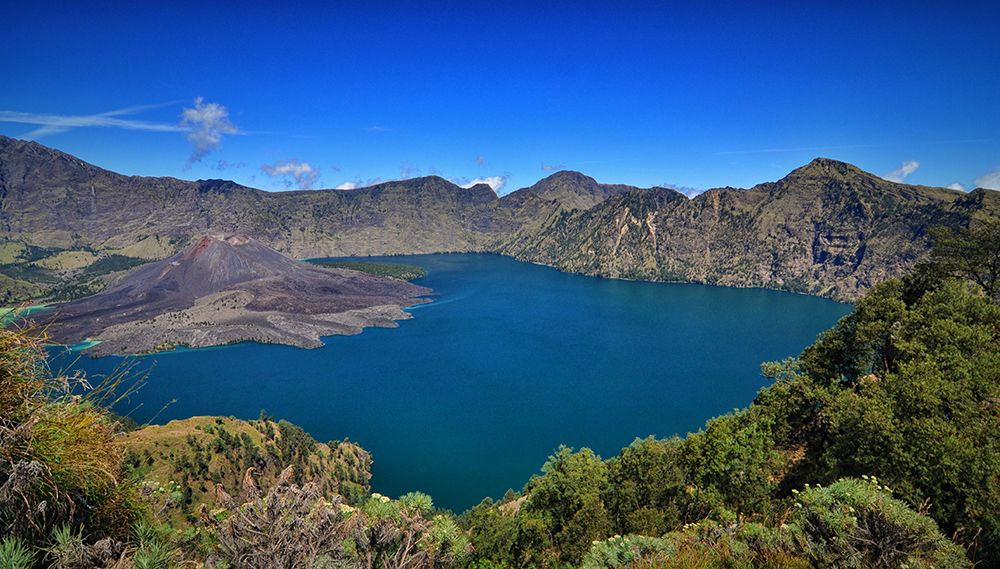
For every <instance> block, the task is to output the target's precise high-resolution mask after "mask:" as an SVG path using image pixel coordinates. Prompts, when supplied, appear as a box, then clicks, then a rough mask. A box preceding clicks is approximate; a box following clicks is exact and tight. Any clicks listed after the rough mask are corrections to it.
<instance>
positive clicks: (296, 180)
mask: <svg viewBox="0 0 1000 569" xmlns="http://www.w3.org/2000/svg"><path fill="white" fill-rule="evenodd" d="M260 169H261V170H262V171H263V172H264V173H265V174H267V175H268V176H271V177H272V178H282V179H284V182H285V187H289V188H290V187H292V185H293V184H294V185H295V186H296V187H298V188H299V189H300V190H309V189H312V187H313V184H315V183H316V181H317V180H319V169H318V168H313V167H312V166H311V165H310V164H309V163H308V162H299V161H298V160H285V161H284V162H277V163H275V164H264V165H263V166H261V167H260Z"/></svg>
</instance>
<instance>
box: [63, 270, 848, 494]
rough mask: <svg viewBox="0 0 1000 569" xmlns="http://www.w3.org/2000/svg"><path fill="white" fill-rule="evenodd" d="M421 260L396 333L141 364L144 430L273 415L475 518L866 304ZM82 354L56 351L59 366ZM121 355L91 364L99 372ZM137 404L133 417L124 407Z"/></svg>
mask: <svg viewBox="0 0 1000 569" xmlns="http://www.w3.org/2000/svg"><path fill="white" fill-rule="evenodd" d="M379 260H385V261H390V262H392V261H396V262H403V263H409V264H416V265H420V266H422V267H424V268H426V269H427V271H428V274H427V276H426V277H425V278H422V279H419V280H417V281H415V282H417V283H419V284H422V285H425V286H428V287H431V288H433V289H434V291H435V297H434V298H435V302H433V303H431V304H427V305H421V306H418V307H415V308H413V309H410V312H411V313H412V314H413V318H412V319H409V320H406V321H402V322H400V326H399V328H396V329H367V330H365V331H364V332H363V333H362V334H359V335H357V336H350V337H344V336H334V337H331V338H327V345H326V346H325V347H323V348H320V349H316V350H303V349H298V348H291V347H285V346H267V345H257V344H240V345H236V346H228V347H224V348H213V349H204V350H184V351H178V352H173V353H166V354H158V355H155V356H147V357H143V358H133V359H136V360H137V365H138V369H149V370H150V380H149V382H148V384H147V385H146V386H145V387H144V388H143V389H142V390H141V392H140V393H139V394H138V395H137V396H135V397H133V398H132V400H131V401H130V402H129V404H128V406H127V407H128V408H135V407H137V406H138V408H137V409H136V410H134V411H133V412H132V413H131V415H132V417H133V418H135V419H136V420H137V421H139V422H140V423H142V422H146V421H149V420H150V419H151V418H152V417H153V416H154V415H155V414H156V413H157V412H159V411H160V410H161V409H162V407H163V405H164V404H166V403H168V402H169V401H171V400H174V399H176V403H174V404H173V405H171V406H169V407H168V408H167V409H166V410H163V411H162V412H161V413H159V414H158V415H157V416H156V418H155V422H157V423H164V422H166V421H168V420H170V419H175V418H183V417H189V416H192V415H233V416H236V417H241V418H256V417H257V415H258V413H259V411H260V410H261V409H266V410H267V412H268V414H270V415H272V416H274V417H279V418H284V419H288V420H289V421H291V422H293V423H296V424H298V425H300V426H302V427H303V428H305V429H306V430H307V431H309V432H310V433H311V434H312V435H313V436H314V437H316V438H317V439H318V440H321V441H326V440H331V439H342V438H345V437H346V438H349V439H351V440H352V441H356V442H358V443H360V444H361V445H362V446H363V447H364V448H366V449H367V450H368V451H370V452H371V453H372V454H373V456H374V459H375V464H374V476H373V480H372V483H373V489H374V491H376V492H381V493H383V494H387V495H391V496H398V495H401V494H403V493H405V492H407V491H410V490H421V491H424V492H427V493H429V494H431V495H432V496H433V497H434V501H435V503H436V504H437V505H439V506H442V507H448V508H452V509H454V510H456V511H461V510H464V509H466V508H468V507H470V506H473V505H475V504H476V503H478V502H479V501H480V500H481V499H482V498H483V497H485V496H493V497H494V498H498V497H500V496H501V495H503V493H504V492H505V491H506V490H507V489H508V488H515V489H520V487H521V486H522V485H523V484H524V483H525V482H526V481H527V479H528V478H529V477H530V476H531V475H532V474H533V473H536V472H538V469H539V467H540V466H541V465H542V463H543V462H544V461H545V459H546V457H547V456H548V455H549V454H551V453H552V451H553V450H555V449H556V447H557V446H558V445H559V444H560V443H563V444H567V445H569V446H572V447H581V446H587V447H590V448H592V449H594V450H595V451H596V452H598V453H599V454H601V455H602V456H605V457H608V456H613V455H615V454H617V453H618V451H619V450H620V449H621V448H622V447H623V446H626V445H628V444H629V443H630V442H631V441H632V440H633V439H634V438H635V437H644V436H647V435H651V434H652V435H657V436H669V435H673V434H684V433H687V432H689V431H693V430H697V429H698V428H699V427H701V426H702V425H703V424H704V422H705V420H706V419H708V418H710V417H712V416H715V415H719V414H722V413H726V412H728V411H731V410H732V409H734V408H737V407H744V406H746V405H747V404H749V403H750V402H751V400H752V399H753V397H754V394H755V393H756V392H757V390H758V389H759V388H760V387H761V386H763V385H764V380H763V379H762V378H761V377H760V374H759V366H760V363H761V362H763V361H766V360H774V359H781V358H784V357H788V356H794V355H797V354H798V353H799V352H800V351H801V350H802V348H804V347H805V346H807V345H808V344H810V343H811V342H812V341H813V340H814V339H815V337H816V335H817V334H818V333H819V332H821V331H823V330H825V329H826V328H829V327H830V326H831V325H833V324H834V323H835V322H836V321H837V319H838V318H840V317H841V316H843V315H844V314H846V313H847V312H848V311H849V310H850V306H849V305H846V304H839V303H835V302H833V301H830V300H825V299H820V298H814V297H809V296H802V295H797V294H791V293H784V292H776V291H768V290H759V289H730V288H721V287H713V286H702V285H689V284H663V283H642V282H630V281H618V280H608V279H598V278H591V277H583V276H578V275H571V274H566V273H560V272H558V271H556V270H555V269H551V268H547V267H541V266H536V265H531V264H526V263H520V262H517V261H514V260H511V259H508V258H505V257H500V256H496V255H466V254H461V255H458V254H454V255H419V256H408V257H392V258H385V259H379ZM66 361H68V360H61V361H60V358H56V361H55V362H54V365H56V366H59V365H60V363H63V364H64V363H65V362H66ZM120 361H121V358H117V357H109V358H101V359H92V358H87V357H83V358H79V359H78V360H77V363H76V364H75V365H76V366H77V367H79V368H82V369H84V370H86V371H87V372H88V373H90V374H101V373H107V372H109V371H111V370H112V368H114V367H115V366H116V365H118V364H119V363H120ZM120 410H125V408H124V407H123V408H121V409H120Z"/></svg>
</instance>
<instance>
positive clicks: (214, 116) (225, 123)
mask: <svg viewBox="0 0 1000 569" xmlns="http://www.w3.org/2000/svg"><path fill="white" fill-rule="evenodd" d="M180 126H181V128H183V129H184V131H185V133H186V134H185V135H184V136H186V137H187V139H188V142H190V143H191V145H192V146H193V147H194V148H192V149H191V156H190V157H189V158H188V162H187V165H188V167H190V166H191V165H192V164H194V163H195V162H199V161H201V159H202V158H204V156H205V155H206V154H208V153H209V152H211V151H213V150H215V149H216V148H218V147H219V145H220V144H222V137H223V136H224V135H227V134H238V133H239V132H240V130H239V129H238V128H236V125H234V124H233V123H231V122H229V111H228V110H226V107H223V106H222V105H220V104H218V103H206V102H205V100H204V99H203V98H201V97H198V98H197V99H195V100H194V107H188V108H185V109H184V110H183V111H181V122H180Z"/></svg>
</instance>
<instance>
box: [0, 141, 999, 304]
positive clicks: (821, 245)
mask: <svg viewBox="0 0 1000 569" xmlns="http://www.w3.org/2000/svg"><path fill="white" fill-rule="evenodd" d="M998 215H1000V199H998V192H994V191H990V190H982V189H980V190H975V191H973V192H970V193H968V194H964V193H962V192H956V191H952V190H946V189H943V188H929V187H920V186H911V185H906V184H896V183H892V182H888V181H885V180H882V179H881V178H878V177H876V176H873V175H871V174H868V173H866V172H863V171H862V170H860V169H858V168H856V167H854V166H851V165H850V164H845V163H842V162H837V161H834V160H827V159H817V160H814V161H813V162H811V163H810V164H808V165H806V166H803V167H802V168H799V169H797V170H795V171H793V172H791V173H790V174H789V175H788V176H786V177H785V178H783V179H781V180H779V181H777V182H772V183H766V184H761V185H758V186H755V187H753V188H750V189H736V188H718V189H713V190H709V191H707V192H705V193H703V194H701V195H699V196H698V197H696V198H694V199H688V198H687V197H685V196H683V195H682V194H680V193H678V192H676V191H673V190H668V189H664V188H650V189H638V188H634V187H630V186H621V185H609V184H599V183H597V182H596V181H595V180H594V179H593V178H589V177H587V176H584V175H582V174H579V173H576V172H558V173H556V174H553V175H552V176H549V177H548V178H545V179H543V180H541V181H539V182H538V183H537V184H535V185H534V186H531V187H529V188H524V189H521V190H518V191H516V192H513V193H511V194H509V195H507V196H504V197H503V198H498V197H497V196H496V195H495V194H494V193H493V191H492V190H490V188H489V187H488V186H486V185H479V186H475V187H473V188H470V189H463V188H461V187H459V186H457V185H455V184H453V183H451V182H449V181H447V180H444V179H442V178H439V177H434V176H431V177H425V178H414V179H411V180H401V181H396V182H388V183H385V184H380V185H377V186H371V187H368V188H361V189H357V190H350V191H338V190H316V191H300V192H264V191H260V190H255V189H252V188H246V187H243V186H240V185H238V184H235V183H233V182H227V181H222V180H201V181H196V182H187V181H182V180H177V179H173V178H146V177H128V176H121V175H118V174H115V173H113V172H108V171H106V170H102V169H100V168H97V167H95V166H92V165H89V164H86V163H85V162H82V161H80V160H78V159H76V158H74V157H72V156H70V155H68V154H64V153H62V152H59V151H56V150H52V149H49V148H46V147H44V146H41V145H39V144H36V143H32V142H24V141H19V140H14V139H10V138H4V137H0V230H2V232H3V238H4V240H6V241H7V242H9V243H10V242H17V243H20V244H30V245H37V246H44V247H56V248H61V249H79V248H83V247H88V248H92V249H95V250H97V251H98V252H101V251H122V250H126V249H127V248H129V247H133V248H135V247H136V244H137V243H138V244H144V246H145V245H146V244H150V243H153V244H156V245H157V247H156V248H153V249H154V250H158V251H163V252H164V254H169V252H171V249H170V247H177V246H183V245H184V244H187V243H190V241H191V239H192V238H194V236H199V235H202V234H204V233H206V232H208V231H225V232H241V233H246V234H249V235H252V236H254V237H255V238H256V239H258V240H260V241H261V242H262V243H264V244H266V245H268V246H270V247H273V248H275V249H277V250H279V251H281V252H283V253H286V254H290V255H293V256H300V257H306V256H308V257H318V256H339V255H375V254H406V253H430V252H446V251H466V252H467V251H494V252H500V253H504V254H508V255H512V256H515V257H517V258H519V259H524V260H529V261H533V262H539V263H545V264H550V265H553V266H556V267H559V268H561V269H563V270H568V271H575V272H581V273H586V274H592V275H602V276H608V277H622V278H638V279H652V280H683V281H694V282H706V283H717V284H722V285H730V286H764V287H775V288H783V289H790V290H796V291H801V292H808V293H813V294H821V295H827V296H832V297H835V298H840V299H851V298H855V297H857V296H858V295H859V294H860V293H861V292H863V290H865V289H866V288H868V287H870V286H872V285H874V284H875V283H877V282H879V281H881V280H884V279H886V278H890V277H892V276H896V275H899V274H901V273H902V272H904V271H906V270H907V269H908V268H909V267H910V266H912V265H913V264H914V263H915V262H916V261H918V260H919V259H920V258H921V257H922V256H923V255H925V254H926V252H927V250H928V246H929V243H928V238H927V229H928V228H929V227H930V226H933V225H937V224H943V225H952V226H956V225H966V224H968V223H970V221H971V220H974V219H988V218H996V217H997V216H998ZM174 250H176V249H174ZM0 273H3V270H2V267H0ZM22 273H23V271H22ZM22 273H19V274H22ZM11 276H15V277H16V275H13V274H11Z"/></svg>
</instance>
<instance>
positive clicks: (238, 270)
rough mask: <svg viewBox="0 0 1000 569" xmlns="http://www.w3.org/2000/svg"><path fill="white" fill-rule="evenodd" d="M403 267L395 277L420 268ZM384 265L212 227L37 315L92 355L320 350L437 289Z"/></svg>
mask: <svg viewBox="0 0 1000 569" xmlns="http://www.w3.org/2000/svg"><path fill="white" fill-rule="evenodd" d="M380 265H381V264H380ZM401 267H402V269H401V271H402V272H397V273H394V274H403V275H413V274H414V271H413V268H412V267H407V266H401ZM379 271H381V273H383V274H379V273H373V272H372V271H371V270H369V271H366V272H362V271H359V270H353V269H351V268H343V267H333V266H320V265H315V264H311V263H303V262H300V261H296V260H294V259H292V258H290V257H287V256H285V255H283V254H281V253H279V252H277V251H275V250H273V249H271V248H269V247H267V246H265V245H263V244H261V243H259V242H257V241H256V240H254V239H251V238H250V237H248V236H247V235H243V234H210V235H206V236H204V237H202V238H200V239H198V240H197V241H196V242H195V243H194V244H193V245H191V246H189V247H187V248H186V249H184V250H182V251H181V252H179V253H177V254H175V255H173V256H171V257H168V258H167V259H164V260H162V261H157V262H154V263H149V264H147V265H143V266H141V267H138V268H136V269H133V270H132V271H131V272H130V273H128V274H127V275H126V276H125V277H124V278H122V279H121V281H120V282H119V283H118V284H117V285H115V286H114V287H112V288H110V289H108V290H106V291H104V292H101V293H99V294H96V295H93V296H90V297H87V298H83V299H80V300H76V301H73V302H69V303H65V304H61V305H56V306H54V307H52V308H51V309H49V310H44V311H41V312H38V313H36V314H34V315H32V319H33V320H35V321H36V322H38V323H41V324H45V325H47V326H48V332H49V338H50V339H51V340H52V341H54V342H56V343H60V344H77V343H79V342H81V341H84V340H93V341H92V342H90V343H89V344H88V345H87V346H88V347H87V348H86V350H87V352H88V353H89V354H91V355H93V356H104V355H111V354H146V353H154V352H159V351H165V350H170V349H175V348H177V347H180V346H187V347H194V348H198V347H209V346H219V345H225V344H234V343H238V342H244V341H252V342H260V343H268V344H286V345H291V346H298V347H302V348H316V347H319V346H322V345H323V342H322V340H321V338H322V337H323V336H333V335H350V334H357V333H359V332H360V331H361V330H362V329H364V328H367V327H371V326H378V327H393V326H395V325H396V321H397V320H402V319H406V318H409V317H410V315H409V314H408V313H407V312H405V311H403V309H402V308H403V307H405V306H410V305H414V304H420V303H423V302H428V300H427V299H426V298H423V297H424V296H425V295H427V294H429V293H430V292H431V290H430V289H428V288H425V287H421V286H417V285H414V284H411V283H408V282H406V281H405V280H402V279H401V278H397V277H394V276H389V275H388V274H387V273H389V271H388V270H386V269H384V268H383V269H379Z"/></svg>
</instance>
